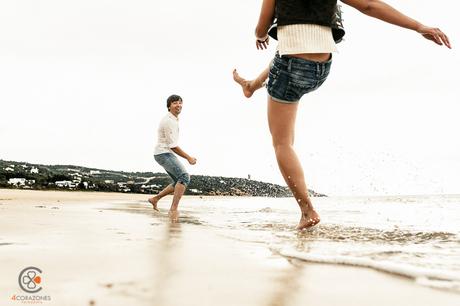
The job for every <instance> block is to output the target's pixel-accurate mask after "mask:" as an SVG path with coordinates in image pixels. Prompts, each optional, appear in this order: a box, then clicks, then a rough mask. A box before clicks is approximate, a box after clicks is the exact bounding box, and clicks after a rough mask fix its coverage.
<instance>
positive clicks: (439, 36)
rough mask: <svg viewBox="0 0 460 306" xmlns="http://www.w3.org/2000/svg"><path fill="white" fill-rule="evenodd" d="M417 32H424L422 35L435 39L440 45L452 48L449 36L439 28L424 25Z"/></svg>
mask: <svg viewBox="0 0 460 306" xmlns="http://www.w3.org/2000/svg"><path fill="white" fill-rule="evenodd" d="M417 32H418V33H420V34H422V36H423V37H425V38H426V39H428V40H431V41H434V42H435V43H436V44H438V45H440V46H442V45H445V46H446V47H447V48H449V49H452V48H451V46H450V42H449V38H448V37H447V35H446V34H444V33H443V32H442V31H441V30H440V29H438V28H431V27H427V26H424V25H422V26H421V27H420V28H418V29H417Z"/></svg>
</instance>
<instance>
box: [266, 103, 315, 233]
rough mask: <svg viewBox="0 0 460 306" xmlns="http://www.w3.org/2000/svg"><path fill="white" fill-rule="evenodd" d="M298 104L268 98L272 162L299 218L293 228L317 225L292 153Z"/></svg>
mask: <svg viewBox="0 0 460 306" xmlns="http://www.w3.org/2000/svg"><path fill="white" fill-rule="evenodd" d="M297 106H298V103H293V104H287V103H279V102H275V101H273V100H272V98H271V97H268V126H269V128H270V133H271V135H272V140H273V147H274V149H275V154H276V160H277V162H278V167H279V169H280V171H281V174H282V175H283V177H284V180H285V181H286V184H287V185H288V186H289V189H291V191H292V194H293V195H294V197H295V199H296V201H297V204H298V205H299V207H300V211H301V216H300V221H299V224H298V225H297V229H304V228H308V227H311V226H313V225H316V224H318V223H319V221H320V218H319V215H318V213H317V212H316V211H315V210H314V209H313V204H312V203H311V201H310V197H309V196H308V189H307V186H306V184H305V178H304V174H303V169H302V165H301V164H300V161H299V159H298V158H297V154H296V152H295V151H294V148H293V144H294V130H295V119H296V114H297Z"/></svg>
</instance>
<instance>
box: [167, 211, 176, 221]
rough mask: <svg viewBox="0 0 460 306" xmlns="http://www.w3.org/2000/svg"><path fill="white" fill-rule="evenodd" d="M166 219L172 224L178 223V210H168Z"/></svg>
mask: <svg viewBox="0 0 460 306" xmlns="http://www.w3.org/2000/svg"><path fill="white" fill-rule="evenodd" d="M168 217H169V219H170V220H171V222H172V223H176V222H179V211H178V210H170V211H169V212H168Z"/></svg>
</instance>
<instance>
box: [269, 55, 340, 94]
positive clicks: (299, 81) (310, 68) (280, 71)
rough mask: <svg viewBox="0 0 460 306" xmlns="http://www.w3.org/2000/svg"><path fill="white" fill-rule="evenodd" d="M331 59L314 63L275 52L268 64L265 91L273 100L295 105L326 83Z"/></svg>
mask: <svg viewBox="0 0 460 306" xmlns="http://www.w3.org/2000/svg"><path fill="white" fill-rule="evenodd" d="M331 63H332V59H330V60H329V61H327V62H314V61H309V60H305V59H302V58H297V57H290V56H285V55H284V56H280V55H279V54H278V52H276V55H275V58H274V59H273V61H272V63H271V64H270V73H269V77H268V84H267V91H268V94H269V95H270V96H271V97H272V99H273V100H275V101H277V102H282V103H297V102H298V101H299V100H300V98H302V96H303V95H304V94H306V93H309V92H311V91H314V90H316V89H318V88H319V87H320V86H321V85H322V84H323V83H324V81H326V78H327V76H328V75H329V71H330V69H331Z"/></svg>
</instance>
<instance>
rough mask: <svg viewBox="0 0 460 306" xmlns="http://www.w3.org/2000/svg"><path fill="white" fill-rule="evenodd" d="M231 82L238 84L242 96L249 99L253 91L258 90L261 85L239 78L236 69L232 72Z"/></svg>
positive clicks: (254, 81)
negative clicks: (241, 90)
mask: <svg viewBox="0 0 460 306" xmlns="http://www.w3.org/2000/svg"><path fill="white" fill-rule="evenodd" d="M233 80H234V81H235V82H237V83H238V84H240V86H241V88H242V89H243V94H244V96H245V97H246V98H250V97H251V96H252V94H253V93H254V91H256V90H257V89H259V88H262V86H263V85H262V83H260V84H259V83H258V82H257V81H256V80H252V81H248V80H245V79H243V78H242V77H240V75H239V74H238V72H236V69H234V70H233Z"/></svg>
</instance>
